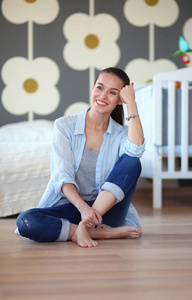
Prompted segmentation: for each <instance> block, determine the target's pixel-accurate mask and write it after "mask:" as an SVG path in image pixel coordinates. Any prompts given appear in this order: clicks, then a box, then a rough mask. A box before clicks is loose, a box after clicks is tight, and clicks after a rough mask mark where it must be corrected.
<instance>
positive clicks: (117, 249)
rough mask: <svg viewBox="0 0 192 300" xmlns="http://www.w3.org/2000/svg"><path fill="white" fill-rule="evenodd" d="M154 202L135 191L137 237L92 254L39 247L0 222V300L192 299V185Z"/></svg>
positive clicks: (8, 222) (65, 246)
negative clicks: (140, 227)
mask: <svg viewBox="0 0 192 300" xmlns="http://www.w3.org/2000/svg"><path fill="white" fill-rule="evenodd" d="M151 202H152V201H151V190H145V191H144V190H137V191H136V193H135V196H134V201H133V204H135V206H136V207H137V208H138V211H139V214H140V216H141V221H142V225H143V237H142V238H141V239H137V240H130V239H122V240H108V241H106V240H105V241H100V242H99V247H98V248H91V249H82V248H80V247H78V246H76V244H74V243H72V242H67V243H50V244H48V243H47V244H38V243H35V242H32V241H29V240H27V239H24V238H21V237H20V236H17V235H15V234H14V233H13V231H14V229H15V218H5V219H0V299H3V300H4V299H11V300H12V299H18V300H28V299H36V300H42V299H45V300H57V299H64V300H72V299H75V300H76V299H78V300H86V299H91V300H95V299H97V300H103V299H110V300H121V299H126V300H137V299H141V300H145V299H146V300H151V299H154V300H159V299H161V300H172V299H174V300H190V299H192V188H190V187H187V188H180V189H175V190H166V191H164V207H163V209H162V210H153V209H152V208H151Z"/></svg>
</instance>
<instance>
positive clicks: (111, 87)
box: [97, 82, 119, 92]
mask: <svg viewBox="0 0 192 300" xmlns="http://www.w3.org/2000/svg"><path fill="white" fill-rule="evenodd" d="M97 84H100V85H102V86H104V84H103V83H101V82H97ZM110 89H111V90H116V91H118V92H119V90H118V89H116V88H113V87H111V88H110Z"/></svg>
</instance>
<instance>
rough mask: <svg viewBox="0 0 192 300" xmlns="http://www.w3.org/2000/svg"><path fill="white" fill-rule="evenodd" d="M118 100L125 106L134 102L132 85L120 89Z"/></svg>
mask: <svg viewBox="0 0 192 300" xmlns="http://www.w3.org/2000/svg"><path fill="white" fill-rule="evenodd" d="M120 98H121V101H122V102H124V103H125V104H128V103H131V102H133V101H135V90H134V87H133V83H132V84H130V85H126V86H124V87H123V88H122V89H121V91H120Z"/></svg>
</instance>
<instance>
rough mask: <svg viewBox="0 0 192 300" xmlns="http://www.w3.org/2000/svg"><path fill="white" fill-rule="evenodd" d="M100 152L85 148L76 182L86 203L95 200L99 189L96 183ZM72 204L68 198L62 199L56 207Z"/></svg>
mask: <svg viewBox="0 0 192 300" xmlns="http://www.w3.org/2000/svg"><path fill="white" fill-rule="evenodd" d="M98 155H99V151H94V150H91V149H88V148H84V150H83V155H82V158H81V162H80V166H79V169H78V171H77V173H76V175H75V180H76V183H77V185H78V186H79V189H80V190H79V195H80V196H81V198H82V199H83V200H85V201H92V200H95V199H96V197H97V194H98V193H97V188H96V182H95V177H96V176H95V172H96V163H97V157H98ZM66 203H70V202H69V200H68V199H67V198H66V197H63V198H61V199H60V200H59V201H58V202H57V203H56V204H55V205H54V206H58V205H61V204H66Z"/></svg>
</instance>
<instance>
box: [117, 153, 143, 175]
mask: <svg viewBox="0 0 192 300" xmlns="http://www.w3.org/2000/svg"><path fill="white" fill-rule="evenodd" d="M117 165H118V167H119V168H120V169H121V170H122V171H123V172H125V173H130V172H131V173H133V174H135V176H136V177H139V176H140V174H141V162H140V159H139V158H138V157H132V156H129V155H127V154H123V155H122V156H121V157H120V158H119V160H118V162H117Z"/></svg>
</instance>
